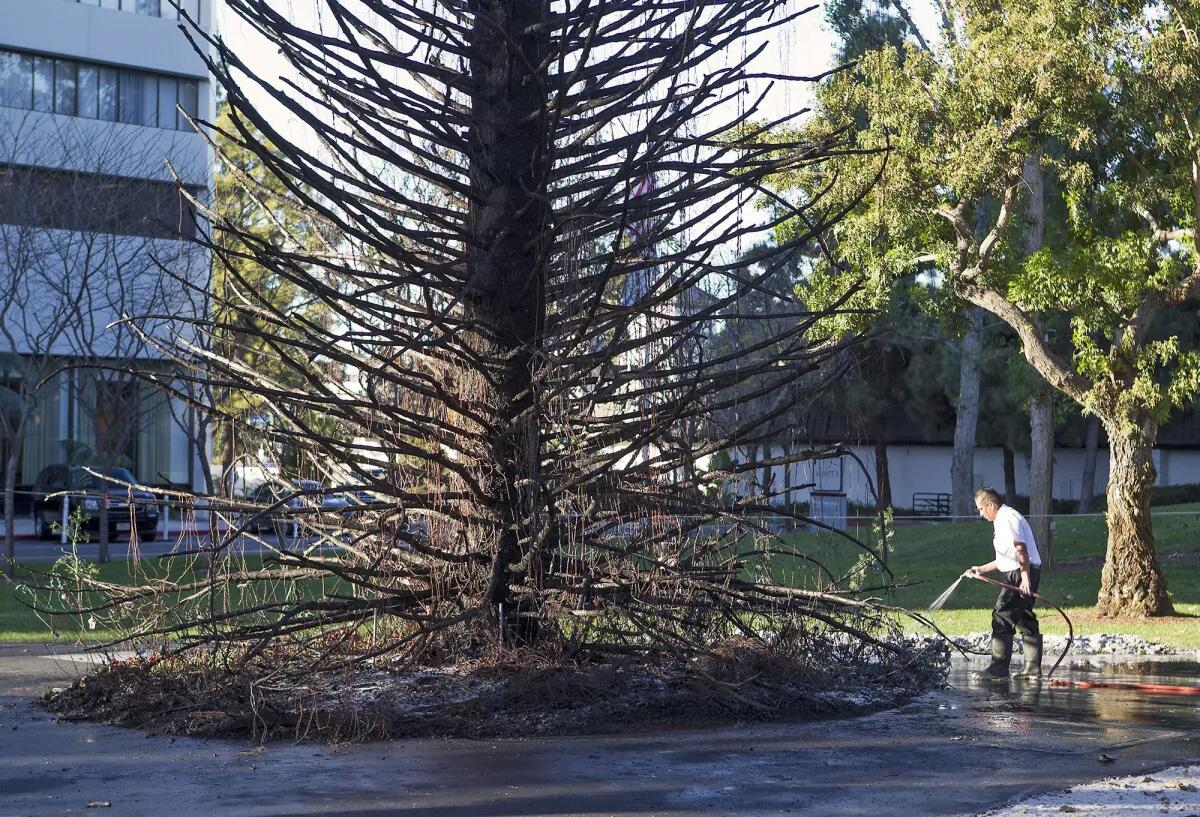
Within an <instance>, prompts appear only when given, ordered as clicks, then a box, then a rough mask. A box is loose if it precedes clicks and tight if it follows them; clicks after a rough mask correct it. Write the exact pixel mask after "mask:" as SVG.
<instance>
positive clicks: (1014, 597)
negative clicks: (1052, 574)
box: [992, 565, 1042, 638]
mask: <svg viewBox="0 0 1200 817" xmlns="http://www.w3.org/2000/svg"><path fill="white" fill-rule="evenodd" d="M1041 581H1042V569H1041V567H1035V566H1033V565H1030V566H1029V589H1030V590H1031V591H1033V592H1035V593H1036V592H1037V589H1038V585H1039V584H1041ZM1004 583H1005V584H1011V585H1012V586H1013V587H1020V586H1021V571H1020V570H1013V571H1011V572H1009V573H1005V574H1004ZM1035 601H1036V600H1035V599H1034V598H1033V596H1026V595H1024V594H1023V593H1018V592H1017V591H1016V590H1009V589H1008V588H1004V589H1003V590H1001V591H1000V596H999V597H998V598H997V599H996V607H995V608H994V609H993V610H992V635H993V636H996V637H998V638H1011V637H1012V634H1013V631H1014V630H1017V631H1020V633H1021V635H1023V636H1024V635H1039V634H1040V633H1041V630H1039V629H1038V620H1037V616H1036V615H1034V612H1033V605H1034V602H1035Z"/></svg>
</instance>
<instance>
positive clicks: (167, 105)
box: [158, 77, 178, 128]
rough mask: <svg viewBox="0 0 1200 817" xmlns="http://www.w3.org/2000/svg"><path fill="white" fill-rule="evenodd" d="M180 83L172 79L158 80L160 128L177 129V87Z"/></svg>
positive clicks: (161, 78)
mask: <svg viewBox="0 0 1200 817" xmlns="http://www.w3.org/2000/svg"><path fill="white" fill-rule="evenodd" d="M176 85H178V83H177V82H176V81H175V80H174V79H172V78H171V77H159V78H158V126H159V127H160V128H174V127H175V86H176Z"/></svg>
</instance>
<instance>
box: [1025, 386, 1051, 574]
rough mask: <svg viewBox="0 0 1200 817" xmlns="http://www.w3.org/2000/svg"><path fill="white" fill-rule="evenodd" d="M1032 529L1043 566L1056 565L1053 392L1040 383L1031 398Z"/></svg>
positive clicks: (1030, 517)
mask: <svg viewBox="0 0 1200 817" xmlns="http://www.w3.org/2000/svg"><path fill="white" fill-rule="evenodd" d="M1029 438H1030V441H1031V444H1032V447H1031V449H1030V453H1029V526H1030V528H1032V529H1033V540H1034V541H1035V542H1036V543H1037V546H1038V551H1039V552H1040V553H1041V556H1042V565H1043V567H1044V568H1045V567H1049V566H1050V565H1051V564H1052V563H1053V561H1054V560H1053V556H1052V553H1053V548H1054V543H1053V542H1052V541H1051V535H1052V534H1051V532H1050V522H1051V513H1052V512H1053V500H1054V393H1053V392H1052V391H1051V390H1050V384H1049V383H1045V382H1041V383H1038V385H1037V386H1036V387H1035V388H1034V391H1033V395H1032V396H1031V397H1030V398H1029Z"/></svg>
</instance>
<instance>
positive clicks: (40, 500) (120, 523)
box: [33, 465, 158, 542]
mask: <svg viewBox="0 0 1200 817" xmlns="http://www.w3.org/2000/svg"><path fill="white" fill-rule="evenodd" d="M92 470H93V471H96V472H97V473H99V474H103V475H105V476H107V477H110V478H111V480H110V479H103V478H101V477H98V476H96V475H94V474H90V473H88V472H87V471H86V470H84V469H83V468H82V467H79V466H75V467H72V466H68V465H48V466H46V467H45V468H43V469H42V471H41V473H39V474H38V476H37V479H36V480H35V481H34V483H33V492H34V499H33V502H34V510H33V513H34V518H35V519H36V520H37V534H38V538H39V539H53V538H55V535H56V534H55V532H54V528H53V526H54V524H55V523H56V522H57V523H61V522H62V516H63V497H62V496H53V494H56V493H58V492H60V491H70V492H71V493H70V494H69V496H68V497H67V514H68V515H70V514H71V513H73V512H74V511H75V510H76V509H77V508H80V509H82V510H83V513H84V516H85V519H84V523H83V528H82V529H83V530H84V531H85V532H87V533H89V534H96V535H99V533H100V506H101V503H103V502H105V501H106V500H107V502H108V536H109V539H113V538H115V537H116V536H117V535H118V534H122V533H125V534H127V533H129V532H130V528H131V526H136V527H137V534H138V539H140V540H142V541H143V542H153V541H154V538H155V536H156V535H157V532H158V504H157V501H156V499H155V497H154V494H151V493H148V492H146V491H138V490H134V491H132V493H131V492H130V489H129V488H128V487H127V486H125V485H123V484H120V483H135V482H137V479H136V478H135V477H134V476H133V474H132V473H130V472H129V471H128V470H127V469H125V468H93V469H92ZM130 504H132V505H133V514H132V516H133V518H132V520H131V519H130Z"/></svg>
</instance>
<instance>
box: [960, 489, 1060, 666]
mask: <svg viewBox="0 0 1200 817" xmlns="http://www.w3.org/2000/svg"><path fill="white" fill-rule="evenodd" d="M975 507H976V508H978V509H979V515H980V516H982V517H983V518H984V519H986V520H987V521H989V522H991V523H992V530H993V533H992V547H993V548H995V551H996V558H995V559H993V560H992V561H990V562H988V563H987V564H985V565H976V566H975V567H972V568H970V569H968V570H967V572H966V573H964V574H963V575H966V576H972V577H974V576H982V575H984V574H985V573H991V572H992V571H993V570H999V571H1000V572H1001V573H1003V574H1004V577H1003V579H1002V581H1003V582H1004V583H1005V584H1011V585H1014V586H1016V587H1019V588H1021V591H1020V592H1016V591H1014V590H1009V589H1008V588H1004V589H1002V590H1001V591H1000V596H999V598H997V599H996V606H995V608H994V609H993V610H992V663H990V664H988V666H987V669H985V670H982V671H981V672H980V673H978V674H979V675H980V676H982V677H984V678H996V679H1000V678H1008V665H1009V661H1010V660H1011V659H1012V645H1013V632H1014V631H1015V630H1019V631H1020V633H1021V642H1022V649H1023V650H1024V653H1025V666H1024V667H1022V669H1021V672H1020V674H1019V675H1020V677H1025V678H1040V677H1042V636H1041V632H1040V630H1039V629H1038V620H1037V615H1035V614H1034V612H1033V605H1034V598H1033V596H1032V594H1033V593H1035V592H1036V591H1037V589H1038V584H1039V583H1040V581H1041V578H1042V557H1041V554H1039V553H1038V549H1037V543H1036V542H1034V541H1033V531H1032V530H1030V528H1029V523H1028V522H1026V521H1025V517H1023V516H1021V514H1019V513H1018V512H1017V511H1016V510H1015V509H1013V508H1010V507H1009V506H1008V505H1005V504H1004V503H1003V502H1002V501H1001V499H1000V494H998V493H997V492H996V491H995V489H993V488H980V489H979V490H978V491H976V492H975Z"/></svg>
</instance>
